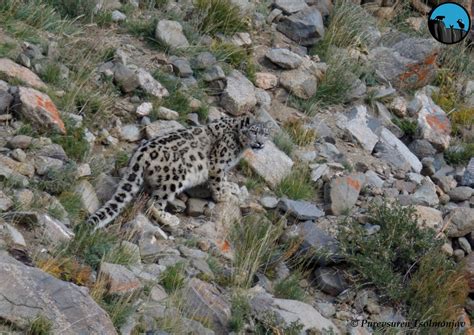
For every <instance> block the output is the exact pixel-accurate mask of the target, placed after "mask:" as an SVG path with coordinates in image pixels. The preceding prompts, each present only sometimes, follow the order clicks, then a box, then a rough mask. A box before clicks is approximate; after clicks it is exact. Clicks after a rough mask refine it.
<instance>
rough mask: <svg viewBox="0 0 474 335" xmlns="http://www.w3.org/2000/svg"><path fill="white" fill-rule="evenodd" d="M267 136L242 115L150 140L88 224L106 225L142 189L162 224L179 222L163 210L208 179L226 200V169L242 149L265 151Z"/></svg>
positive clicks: (219, 198)
mask: <svg viewBox="0 0 474 335" xmlns="http://www.w3.org/2000/svg"><path fill="white" fill-rule="evenodd" d="M268 135H269V131H268V128H267V127H266V125H264V124H262V123H259V122H255V121H254V120H253V118H252V117H251V116H243V117H239V118H224V119H221V120H218V121H215V122H212V123H209V124H208V125H206V126H200V127H191V128H188V129H180V130H177V131H173V132H170V133H168V134H166V135H163V136H160V137H156V138H153V139H151V140H149V141H147V142H145V143H144V144H142V145H141V146H140V147H138V148H137V150H136V151H135V153H134V154H133V156H132V158H131V159H130V162H129V164H128V169H127V172H126V173H125V175H124V177H123V179H122V180H121V181H120V183H119V185H118V187H117V190H116V191H115V194H114V195H113V196H112V198H111V199H110V200H109V201H107V202H106V203H105V204H104V206H103V207H102V208H100V209H99V210H98V211H97V212H95V213H94V214H93V215H91V216H90V217H89V219H88V223H90V224H93V225H95V226H96V228H102V227H105V226H106V225H107V224H109V223H110V222H111V221H112V220H114V219H115V218H116V217H117V216H118V215H119V214H120V212H121V211H122V210H123V208H124V207H125V206H126V205H127V204H128V203H130V202H131V201H132V199H133V198H134V197H135V196H136V194H137V193H138V192H139V191H140V190H141V189H142V187H143V186H147V187H148V188H149V189H150V190H152V200H153V207H152V210H153V211H152V213H153V214H154V217H155V218H156V219H157V220H159V221H161V223H163V224H169V225H175V224H177V223H179V220H178V218H177V217H175V216H174V215H171V214H169V213H167V212H165V207H166V204H167V202H168V201H172V200H173V199H174V197H175V195H176V194H178V193H180V192H182V191H184V190H185V189H187V188H190V187H193V186H196V185H199V184H202V183H204V182H206V181H209V186H210V188H211V191H212V194H213V198H214V200H215V201H219V202H221V201H225V200H226V199H227V198H228V196H229V190H228V189H227V188H226V187H225V182H226V173H227V171H228V170H229V169H230V168H232V167H233V166H235V164H237V163H238V160H239V158H240V156H241V154H242V152H243V151H244V150H245V149H246V148H253V149H261V148H263V146H264V142H265V141H266V139H267V137H268Z"/></svg>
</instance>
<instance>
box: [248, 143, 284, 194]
mask: <svg viewBox="0 0 474 335" xmlns="http://www.w3.org/2000/svg"><path fill="white" fill-rule="evenodd" d="M243 158H244V159H245V161H246V162H247V163H248V164H249V165H250V167H251V168H252V170H253V171H255V173H257V174H258V175H259V176H260V177H262V178H263V179H264V180H265V181H266V182H267V183H268V184H269V185H270V186H271V187H275V186H276V185H278V183H279V182H280V181H281V180H282V179H283V178H284V177H286V176H287V175H288V174H289V173H290V172H291V168H292V166H293V161H292V160H291V158H290V157H288V156H287V155H286V154H285V153H284V152H282V151H281V150H280V149H278V148H277V147H276V146H275V145H274V144H273V142H270V141H267V142H266V143H265V147H264V148H263V149H260V150H256V151H253V150H246V151H245V152H244V154H243Z"/></svg>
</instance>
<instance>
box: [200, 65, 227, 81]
mask: <svg viewBox="0 0 474 335" xmlns="http://www.w3.org/2000/svg"><path fill="white" fill-rule="evenodd" d="M202 79H204V81H207V82H211V81H216V80H221V79H225V73H224V70H222V68H221V67H220V66H219V65H217V64H216V65H212V66H211V67H210V68H208V69H207V70H206V72H204V74H203V76H202Z"/></svg>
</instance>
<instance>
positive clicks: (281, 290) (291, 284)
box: [273, 272, 306, 301]
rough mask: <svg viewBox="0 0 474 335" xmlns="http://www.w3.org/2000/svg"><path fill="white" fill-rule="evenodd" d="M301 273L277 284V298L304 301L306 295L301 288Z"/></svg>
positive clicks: (295, 273) (275, 290)
mask: <svg viewBox="0 0 474 335" xmlns="http://www.w3.org/2000/svg"><path fill="white" fill-rule="evenodd" d="M301 278H302V275H301V273H299V272H294V273H292V274H291V275H290V276H288V277H286V278H285V279H282V280H280V281H279V282H277V283H276V284H275V287H274V289H273V290H274V295H275V297H277V298H282V299H292V300H299V301H304V299H305V297H306V294H305V292H304V290H303V289H302V288H301V287H300V284H299V282H300V280H301Z"/></svg>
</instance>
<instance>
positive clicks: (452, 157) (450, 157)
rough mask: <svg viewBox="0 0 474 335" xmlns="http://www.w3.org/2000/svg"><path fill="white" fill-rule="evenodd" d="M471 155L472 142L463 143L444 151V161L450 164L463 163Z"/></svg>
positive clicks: (472, 149) (473, 145)
mask: <svg viewBox="0 0 474 335" xmlns="http://www.w3.org/2000/svg"><path fill="white" fill-rule="evenodd" d="M472 157H474V143H463V144H461V145H460V146H458V147H451V148H449V149H448V150H446V151H445V152H444V158H445V159H446V162H447V163H448V164H452V165H465V164H467V163H469V160H470V159H471V158H472Z"/></svg>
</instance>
